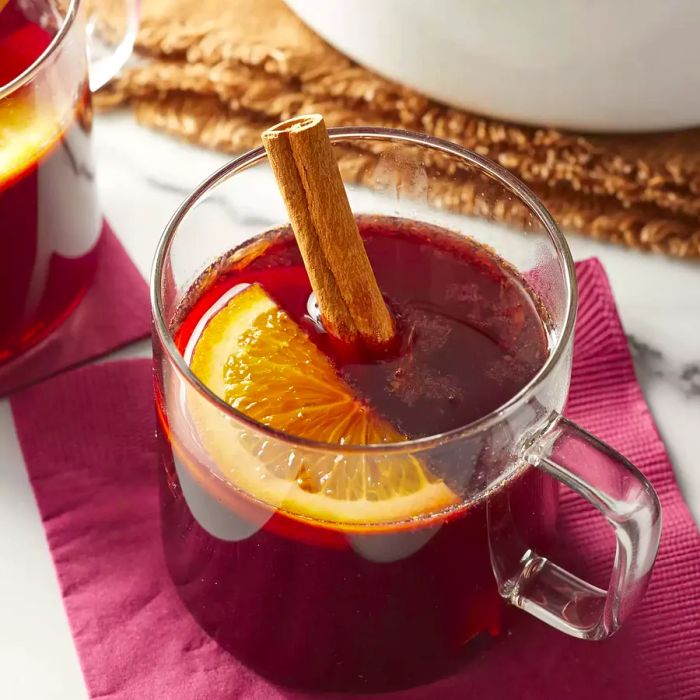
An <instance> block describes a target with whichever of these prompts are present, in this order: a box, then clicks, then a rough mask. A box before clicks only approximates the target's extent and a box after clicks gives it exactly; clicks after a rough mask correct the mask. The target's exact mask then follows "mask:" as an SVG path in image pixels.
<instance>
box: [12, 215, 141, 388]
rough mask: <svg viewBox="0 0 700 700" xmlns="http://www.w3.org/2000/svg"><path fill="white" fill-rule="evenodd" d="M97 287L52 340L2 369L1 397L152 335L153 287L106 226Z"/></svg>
mask: <svg viewBox="0 0 700 700" xmlns="http://www.w3.org/2000/svg"><path fill="white" fill-rule="evenodd" d="M98 245H99V246H101V250H100V254H99V262H98V264H97V270H96V274H95V280H94V282H93V283H92V286H91V287H90V289H89V290H88V291H87V293H86V294H85V297H84V298H83V299H82V301H81V302H80V304H79V305H78V308H77V309H75V311H74V312H73V313H72V314H71V315H70V316H69V317H68V318H67V319H66V321H65V322H64V323H63V324H62V325H61V326H60V327H59V328H57V329H56V331H55V332H53V333H52V334H51V335H50V336H48V337H47V338H46V340H44V341H42V342H41V343H40V344H39V345H37V346H36V347H35V348H32V349H31V350H30V351H28V352H27V353H26V354H25V355H23V356H22V357H20V358H19V359H17V360H15V361H14V362H13V363H12V364H8V365H4V366H1V367H0V396H2V395H3V394H8V393H10V392H12V391H15V390H17V389H18V388H20V387H23V386H27V385H29V384H32V383H34V382H36V381H38V380H40V379H44V378H46V377H49V376H51V375H53V374H56V373H57V372H60V371H61V370H65V369H68V368H69V367H74V366H76V365H79V364H81V363H82V362H85V361H86V360H89V359H92V358H95V357H99V356H100V355H104V354H105V353H107V352H110V351H111V350H115V349H116V348H119V347H121V346H123V345H127V344H128V343H130V342H132V341H134V340H137V339H139V338H143V337H145V336H147V335H148V333H149V332H150V328H151V312H150V304H149V300H148V285H147V284H146V282H145V281H144V279H143V277H141V275H140V273H139V271H138V270H137V269H136V267H135V266H134V263H133V262H131V259H130V258H129V256H128V255H127V254H126V252H125V251H124V248H122V246H121V244H120V243H119V241H118V240H117V238H116V236H115V235H114V233H113V232H112V229H111V228H110V227H109V224H107V222H105V223H104V224H103V229H102V236H101V238H100V242H99V243H98Z"/></svg>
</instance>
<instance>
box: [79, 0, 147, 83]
mask: <svg viewBox="0 0 700 700" xmlns="http://www.w3.org/2000/svg"><path fill="white" fill-rule="evenodd" d="M121 4H122V5H123V7H124V26H123V27H122V28H121V31H120V32H119V33H120V36H117V37H114V38H113V39H112V37H110V41H106V40H105V39H104V38H103V37H102V36H100V34H101V32H100V30H99V12H98V11H97V10H98V9H99V7H100V3H99V2H97V3H94V5H93V6H92V7H91V9H90V10H89V12H90V14H89V16H88V19H87V44H88V57H89V61H90V71H89V72H90V90H91V91H92V92H96V91H97V90H99V89H100V88H101V87H102V86H103V85H105V84H106V83H108V82H109V81H110V80H111V79H112V78H113V77H114V76H115V75H116V74H117V73H118V72H119V70H120V69H121V67H122V66H123V65H124V64H125V63H126V62H127V60H128V58H129V56H130V55H131V51H132V50H133V48H134V41H135V40H136V33H137V31H138V26H139V11H140V5H141V2H140V0H121Z"/></svg>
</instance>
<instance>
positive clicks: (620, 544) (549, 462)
mask: <svg viewBox="0 0 700 700" xmlns="http://www.w3.org/2000/svg"><path fill="white" fill-rule="evenodd" d="M525 459H526V461H527V462H528V463H529V464H531V465H532V466H535V467H537V468H539V469H541V470H542V471H544V472H546V473H547V474H549V475H551V476H553V477H554V478H555V479H557V480H559V481H560V482H562V483H563V484H566V486H568V487H569V488H571V489H573V490H574V491H576V493H578V494H579V495H580V496H583V498H585V499H586V500H587V501H588V502H589V503H591V504H592V505H593V506H595V508H597V509H598V510H599V511H600V512H601V513H602V514H603V516H604V517H605V519H606V520H607V521H608V523H609V524H610V526H611V527H612V529H613V532H614V533H615V540H616V551H615V560H614V564H613V569H612V573H611V576H610V582H609V584H608V590H607V591H605V590H603V589H601V588H598V587H597V586H594V585H592V584H590V583H588V582H586V581H584V580H582V579H580V578H578V577H577V576H575V575H573V574H572V573H570V572H569V571H567V570H566V569H563V568H561V567H560V566H557V565H556V564H554V563H553V562H551V561H549V560H548V559H547V558H545V557H542V556H540V555H538V554H537V553H536V552H534V551H533V550H532V549H530V548H528V547H527V546H524V545H523V543H522V542H520V540H519V536H518V535H517V533H516V531H515V528H514V526H513V524H512V519H511V516H510V511H509V508H508V507H506V508H502V507H498V506H495V507H489V510H488V518H489V542H490V548H491V562H492V565H493V570H494V574H495V576H496V581H497V583H498V588H499V592H500V594H501V596H502V597H503V598H505V599H506V600H507V601H508V602H509V603H511V604H513V605H515V606H517V607H519V608H522V609H523V610H525V611H527V612H528V613H530V614H531V615H534V616H535V617H536V618H538V619H540V620H542V621H543V622H546V623H547V624H549V625H551V626H552V627H554V628H556V629H558V630H560V631H562V632H565V633H567V634H570V635H571V636H573V637H578V638H579V639H605V638H606V637H609V636H610V635H612V634H613V633H614V632H616V631H617V630H618V629H619V627H620V625H621V624H622V623H623V621H624V620H625V619H626V618H627V617H629V615H630V613H631V612H632V610H633V609H634V608H635V607H636V605H637V604H638V603H639V601H640V600H641V599H642V597H643V596H644V593H645V591H646V588H647V584H648V583H649V578H650V575H651V569H652V566H653V564H654V560H655V558H656V552H657V550H658V547H659V538H660V536H661V506H660V504H659V499H658V496H657V495H656V492H655V491H654V489H653V487H652V486H651V484H650V483H649V481H647V479H646V478H645V477H644V475H643V474H641V472H639V470H638V469H637V468H636V467H635V466H634V465H632V464H631V463H630V462H629V461H628V460H627V459H625V458H624V457H623V456H622V455H621V454H619V453H618V452H616V451H615V450H613V449H612V448H611V447H610V446H608V445H606V444H605V443H604V442H602V441H600V440H598V439H597V438H596V437H594V436H593V435H591V434H590V433H588V432H587V431H585V430H583V429H582V428H580V427H579V426H578V425H576V424H575V423H573V422H572V421H570V420H568V419H566V418H564V417H562V416H557V417H556V419H555V421H554V423H553V425H552V427H551V428H550V429H549V430H548V431H547V432H546V434H545V435H544V436H541V437H539V438H538V439H537V440H535V441H534V442H533V443H532V444H531V445H529V447H528V448H527V449H526V451H525ZM514 552H518V556H517V557H514V556H513V553H514Z"/></svg>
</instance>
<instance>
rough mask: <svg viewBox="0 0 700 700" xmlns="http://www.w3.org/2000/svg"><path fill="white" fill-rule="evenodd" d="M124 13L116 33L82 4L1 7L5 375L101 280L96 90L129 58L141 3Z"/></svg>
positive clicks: (129, 4)
mask: <svg viewBox="0 0 700 700" xmlns="http://www.w3.org/2000/svg"><path fill="white" fill-rule="evenodd" d="M98 5H99V3H98ZM123 5H124V14H123V17H122V18H121V21H120V26H119V27H118V28H117V27H105V25H104V23H101V22H100V19H99V17H98V16H93V17H90V18H88V17H87V9H86V7H87V3H83V2H79V0H68V1H67V2H61V0H0V8H2V9H0V372H4V373H5V374H9V373H10V372H11V371H12V369H11V368H10V365H9V363H11V361H12V360H14V359H16V358H18V357H19V356H21V355H22V354H23V353H25V351H27V350H28V349H30V348H31V347H33V346H35V345H36V344H37V343H39V341H41V340H42V339H44V338H45V337H46V336H47V335H48V334H49V333H50V332H51V331H52V330H54V329H55V328H56V327H57V326H58V325H60V323H61V322H62V321H64V320H65V319H66V318H67V317H68V316H69V315H70V313H71V311H72V310H73V309H75V307H76V306H77V304H78V303H79V301H80V299H81V298H82V296H83V294H84V292H85V291H86V289H87V287H88V286H89V284H90V282H91V279H92V277H93V275H94V272H95V267H96V264H97V259H98V254H99V245H98V243H99V240H100V232H101V228H102V224H101V215H100V211H99V209H98V205H97V193H96V187H95V177H94V167H93V160H92V149H91V143H90V132H91V128H92V106H91V97H90V90H96V89H97V88H99V87H101V86H102V85H103V84H104V83H106V82H107V81H108V80H109V79H110V78H111V77H112V76H113V75H114V74H115V73H116V72H117V70H118V69H119V68H120V67H121V66H122V64H123V63H124V61H125V60H126V59H127V58H128V56H129V54H130V52H131V49H132V46H133V43H134V37H135V34H136V26H137V9H138V0H123ZM116 7H118V6H116ZM115 35H116V41H115V42H112V41H111V39H112V38H114V36H115ZM106 36H108V38H109V40H107V39H106V38H105V37H106ZM88 53H89V54H90V61H88ZM88 63H89V66H88ZM88 67H89V81H88ZM88 82H89V85H88ZM0 384H2V382H1V381H0Z"/></svg>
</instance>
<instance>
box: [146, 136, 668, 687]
mask: <svg viewBox="0 0 700 700" xmlns="http://www.w3.org/2000/svg"><path fill="white" fill-rule="evenodd" d="M330 132H331V139H332V143H333V146H334V149H336V151H337V153H338V155H339V157H340V163H341V171H342V172H343V177H344V179H345V181H346V188H347V190H348V194H349V199H350V204H351V207H352V209H353V212H354V213H355V214H386V215H391V216H401V217H406V218H410V219H415V220H418V221H423V222H427V223H430V224H436V225H441V226H444V227H446V228H448V229H449V230H451V231H454V232H457V233H460V234H462V235H468V236H470V237H472V238H473V239H476V240H478V241H480V242H482V243H484V244H486V245H488V246H490V247H491V248H492V249H493V250H495V251H496V252H497V253H498V254H499V255H500V256H501V257H502V258H503V259H504V260H506V261H507V262H508V263H510V264H511V265H513V266H514V267H515V268H516V269H517V270H519V271H520V272H521V274H522V275H523V276H524V277H525V278H526V279H527V280H528V282H529V283H530V286H531V288H532V290H533V291H534V293H535V294H536V295H537V296H538V297H539V300H540V301H541V303H542V307H543V309H545V310H546V311H544V312H543V316H546V319H544V320H545V323H546V327H547V329H548V334H549V352H548V357H547V359H546V362H545V364H544V366H543V367H542V368H541V370H540V371H539V372H538V373H537V375H536V376H535V377H534V378H533V379H532V380H531V381H530V382H529V383H528V384H527V385H526V386H524V387H523V388H522V390H521V391H519V393H518V394H517V395H516V396H513V397H512V398H511V399H510V400H509V401H508V402H507V403H506V404H504V405H502V406H501V407H500V408H499V409H498V410H496V411H494V412H492V413H490V414H488V415H485V416H483V417H482V418H480V419H479V420H477V421H475V422H473V423H471V424H469V425H465V426H463V427H460V428H458V429H456V430H452V431H450V432H448V433H444V434H440V435H433V436H430V437H426V438H422V439H418V440H412V441H408V442H402V443H395V444H392V445H376V446H365V447H361V446H342V447H341V446H338V445H329V444H324V443H316V442H313V441H310V440H305V439H302V438H299V437H294V436H291V435H286V434H283V433H280V432H277V431H275V430H273V429H270V428H268V427H265V426H264V425H261V424H258V423H256V422H255V421H253V420H251V419H250V418H248V417H246V416H245V415H243V414H241V413H239V412H237V411H236V410H234V409H233V408H231V407H230V406H228V405H227V404H225V403H224V402H223V401H221V400H220V399H218V398H217V397H216V396H215V395H213V394H212V393H211V392H209V391H208V390H207V388H206V387H205V386H203V385H202V383H201V382H200V381H199V380H198V379H197V378H196V377H195V376H194V375H193V373H192V372H191V371H190V369H189V367H188V364H187V359H186V357H183V354H181V352H180V351H179V350H178V347H177V344H176V338H175V337H174V334H175V332H176V330H177V329H178V327H179V325H180V323H181V321H182V319H183V318H184V317H185V316H186V315H187V312H188V310H189V308H190V307H191V305H192V303H193V299H194V298H196V297H197V296H198V295H199V294H200V293H201V292H203V291H204V290H206V288H207V286H208V285H209V284H210V282H211V280H212V278H214V277H215V272H216V269H217V266H216V265H215V264H214V263H215V262H216V261H217V260H221V259H222V256H227V255H228V253H229V251H231V250H232V249H235V248H238V253H234V254H233V255H234V256H236V255H239V254H245V252H246V248H245V244H246V243H247V242H249V241H250V240H251V239H253V238H254V237H255V236H256V235H257V234H259V233H260V232H262V231H264V230H268V229H271V228H274V227H275V226H278V225H282V224H285V223H286V221H287V219H286V215H285V211H284V206H283V204H282V201H281V199H280V195H279V193H278V190H277V186H276V183H275V180H274V177H273V176H272V173H271V171H270V167H269V163H268V161H267V158H266V155H265V153H264V151H263V150H262V148H258V149H256V150H254V151H251V152H248V153H246V154H245V155H243V156H241V157H239V158H237V159H235V160H234V161H232V162H230V163H229V164H228V165H226V166H224V167H223V168H221V169H220V170H219V171H217V172H216V173H214V174H213V175H212V176H211V177H210V178H208V179H207V180H206V181H205V182H204V183H203V184H202V185H201V186H200V187H198V188H197V189H196V190H195V192H193V193H192V194H191V195H190V196H189V197H188V198H187V200H186V201H185V202H184V204H183V205H182V206H181V207H180V209H179V210H178V211H177V213H176V214H175V215H174V217H173V218H172V220H171V221H170V223H169V224H168V227H167V229H166V231H165V233H164V235H163V237H162V239H161V241H160V244H159V246H158V250H157V253H156V257H155V262H154V267H153V273H152V287H151V290H152V310H153V317H154V363H155V377H156V379H155V393H156V406H157V414H158V419H159V420H158V431H159V440H160V459H161V463H162V469H161V470H160V473H161V486H162V489H161V502H162V524H163V539H164V546H165V554H166V560H167V562H168V566H169V569H170V572H171V575H172V578H173V580H174V582H175V584H176V586H177V588H178V591H179V593H180V595H181V597H182V599H183V601H184V602H185V604H186V605H187V607H188V608H189V610H190V611H191V612H192V614H193V615H194V617H195V618H196V619H197V621H198V622H199V623H200V625H201V626H202V627H203V628H204V629H205V630H206V631H207V632H208V633H209V634H210V635H211V636H213V637H214V638H215V639H216V640H217V641H218V642H219V643H220V644H221V645H222V646H223V647H224V648H226V649H227V650H229V651H230V652H232V653H233V654H235V655H236V656H237V657H238V658H239V659H240V660H242V661H243V662H244V663H246V664H247V665H249V666H251V667H252V668H253V669H255V670H256V671H258V672H260V673H262V674H263V675H266V676H268V677H270V678H272V679H273V680H275V681H277V682H281V683H283V684H288V685H293V686H305V687H314V688H325V689H335V690H358V689H365V690H369V689H371V690H381V689H388V688H395V687H405V686H409V685H412V684H415V683H421V682H424V681H426V680H429V679H432V678H435V677H437V676H440V675H444V674H446V673H449V672H450V671H451V669H453V668H454V667H455V665H456V664H457V663H458V662H459V659H460V658H462V656H461V655H462V654H464V653H466V650H467V648H468V647H469V646H470V644H468V642H469V641H470V640H472V639H474V638H475V637H477V636H479V634H480V633H481V632H483V631H491V632H493V633H496V632H497V631H498V629H499V627H500V612H501V608H502V604H501V600H502V599H505V600H506V601H508V602H509V603H511V604H512V605H515V606H517V607H520V608H522V609H523V610H525V611H527V612H529V613H530V614H532V615H534V616H536V617H538V618H539V619H541V620H543V621H544V622H546V623H548V624H550V625H552V626H553V627H555V628H557V629H559V630H561V631H562V632H565V633H567V634H570V635H573V636H575V637H579V638H582V639H604V638H606V637H608V636H609V635H611V634H613V633H614V632H615V631H616V630H617V629H618V628H619V627H620V625H621V624H622V623H623V621H624V620H625V618H627V617H628V615H629V614H630V612H631V611H632V610H633V609H634V608H635V606H636V605H637V604H638V603H639V601H640V599H641V598H642V596H643V594H644V591H645V589H646V586H647V583H648V580H649V576H650V572H651V568H652V565H653V563H654V559H655V556H656V551H657V547H658V542H659V536H660V526H661V513H660V506H659V501H658V498H657V496H656V494H655V492H654V490H653V488H652V487H651V485H650V484H649V482H648V481H647V480H646V479H645V478H644V476H643V475H642V474H641V473H640V472H639V471H638V470H637V469H636V468H635V467H634V466H633V465H632V464H630V463H629V462H628V461H627V460H626V459H625V458H624V457H622V456H621V455H620V454H618V453H617V452H615V451H614V450H612V449H611V448H610V447H608V446H607V445H605V444H603V443H602V442H600V441H599V440H597V439H596V438H595V437H593V436H592V435H590V434H588V433H587V432H586V431H584V430H582V429H581V428H579V427H578V426H576V425H575V424H573V423H572V422H571V421H569V420H568V419H566V418H564V417H562V415H561V411H562V409H563V406H564V404H565V401H566V397H567V392H568V388H569V381H570V376H571V363H572V341H573V329H574V321H575V317H576V308H577V288H576V278H575V273H574V266H573V262H572V259H571V254H570V252H569V249H568V246H567V243H566V240H565V239H564V237H563V236H562V234H561V233H560V231H559V230H558V229H557V226H556V224H555V222H554V221H553V219H552V217H551V216H550V215H549V214H548V212H547V211H546V210H545V208H544V207H543V205H542V204H541V203H540V202H539V201H538V200H537V198H536V197H535V196H534V195H533V194H532V192H530V191H529V190H528V189H527V188H526V187H525V186H524V185H523V184H522V183H521V182H519V181H518V180H517V179H516V178H514V177H513V176H512V175H511V174H509V173H508V172H507V171H505V170H503V169H502V168H500V167H498V166H497V165H495V164H494V163H491V162H490V161H488V160H486V159H484V158H482V157H480V156H478V155H476V154H474V153H472V152H470V151H467V150H465V149H463V148H460V147H458V146H456V145H454V144H451V143H448V142H445V141H442V140H439V139H434V138H430V137H427V136H423V135H419V134H413V133H407V132H401V131H394V130H388V129H373V128H345V129H331V130H330ZM436 164H439V165H440V168H439V169H438V168H435V167H434V166H435V165H436ZM359 179H361V180H362V183H363V186H361V187H360V186H356V185H355V184H354V183H355V182H356V181H357V180H359ZM455 187H456V189H455ZM450 210H451V211H450ZM460 211H462V212H464V213H459V212H460ZM501 219H506V220H507V221H508V223H509V227H508V228H505V227H504V226H503V225H502V224H501V222H500V220H501ZM241 246H243V248H241ZM226 259H227V258H226V257H224V260H226ZM229 259H230V258H229ZM433 283H435V281H434V282H433ZM438 283H439V281H438ZM193 285H194V287H193ZM193 290H194V291H193ZM465 371H466V370H465ZM195 416H196V417H198V418H197V421H195V420H194V419H193V417H195ZM202 417H204V419H203V418H202ZM202 425H205V426H206V429H205V430H204V431H203V429H202V427H201V426H202ZM198 426H199V427H198ZM217 445H218V446H217ZM221 445H223V447H221ZM410 458H418V459H419V460H421V461H422V462H423V463H425V464H430V465H431V468H432V469H433V470H434V471H437V473H438V474H440V475H443V474H444V473H447V472H449V479H450V487H451V488H453V490H456V491H457V492H458V495H459V499H460V505H459V506H457V507H455V508H453V509H451V510H449V511H448V512H433V513H429V514H428V515H425V516H421V517H420V518H413V519H407V520H406V521H402V522H392V523H371V524H370V523H367V524H365V526H362V527H355V528H348V527H343V526H340V525H338V524H334V523H332V522H324V523H318V522H309V521H308V519H305V518H304V516H303V514H300V513H294V512H289V509H288V507H287V505H286V503H285V501H284V498H283V497H280V499H279V500H278V502H273V501H271V500H268V501H267V502H262V501H261V500H260V499H259V498H257V497H256V496H255V494H253V493H251V489H249V488H248V489H246V488H245V487H242V486H241V480H242V477H241V474H247V475H250V474H253V475H258V476H256V477H254V478H263V479H264V478H266V477H265V475H266V474H269V473H270V470H272V471H274V472H275V473H280V470H282V472H283V473H284V471H285V470H292V471H290V472H289V474H290V478H293V474H294V473H295V472H294V470H295V469H297V470H298V468H299V465H300V464H302V463H311V462H314V461H318V460H320V461H323V460H332V461H334V463H341V464H343V465H344V466H345V467H347V468H360V467H362V468H365V469H366V470H367V471H368V472H371V471H372V470H373V469H374V470H376V471H377V472H378V473H381V470H384V473H389V472H390V471H391V470H392V469H393V468H399V467H400V465H401V462H402V460H406V459H410ZM353 465H355V467H353ZM243 470H244V471H243ZM441 472H442V473H441ZM551 477H554V478H553V479H552V478H551ZM248 483H250V482H248ZM560 483H563V484H565V485H566V486H567V487H569V488H571V489H573V490H574V491H576V492H577V493H578V494H579V495H581V496H582V497H583V498H584V499H586V500H587V501H589V502H590V503H591V504H592V505H593V506H594V507H595V508H596V509H597V510H598V511H600V513H601V514H602V516H603V517H604V518H605V519H606V520H607V521H608V523H609V524H610V526H611V528H612V530H613V532H614V535H615V540H616V554H615V560H614V565H613V570H612V574H611V576H610V582H609V586H608V589H607V590H603V589H601V588H598V587H596V586H594V585H592V584H590V583H588V582H586V581H584V580H582V579H580V578H578V577H577V576H575V575H573V574H572V573H570V572H568V571H567V570H565V569H563V568H561V567H560V566H558V565H557V564H556V563H554V562H553V561H551V560H550V559H548V558H547V557H545V556H543V555H541V554H538V549H539V548H540V547H543V548H545V550H546V549H547V548H550V547H551V540H552V536H553V533H554V529H555V519H556V514H557V502H558V486H559V484H560ZM246 490H247V493H246ZM252 490H254V489H252ZM540 551H542V550H540Z"/></svg>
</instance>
